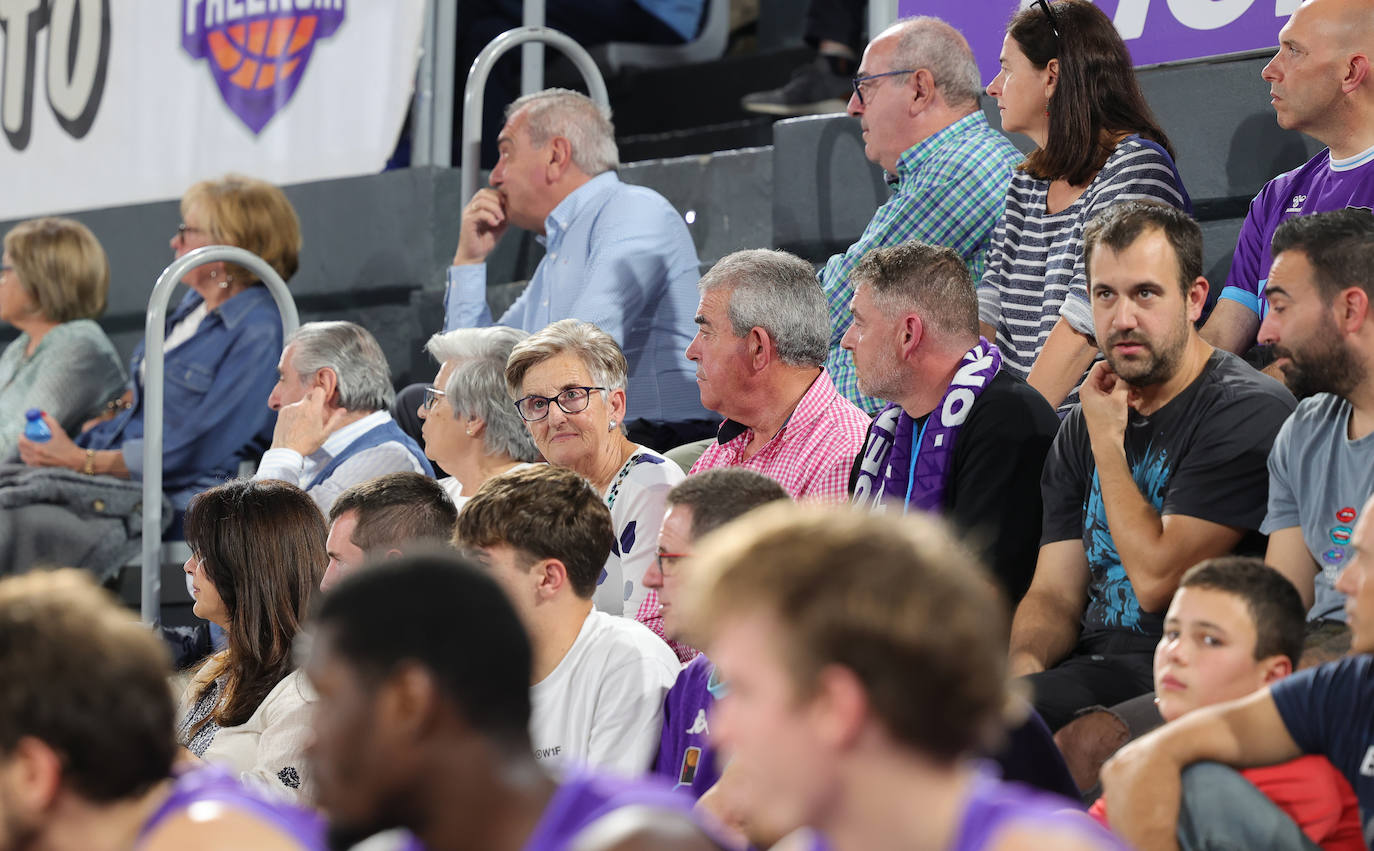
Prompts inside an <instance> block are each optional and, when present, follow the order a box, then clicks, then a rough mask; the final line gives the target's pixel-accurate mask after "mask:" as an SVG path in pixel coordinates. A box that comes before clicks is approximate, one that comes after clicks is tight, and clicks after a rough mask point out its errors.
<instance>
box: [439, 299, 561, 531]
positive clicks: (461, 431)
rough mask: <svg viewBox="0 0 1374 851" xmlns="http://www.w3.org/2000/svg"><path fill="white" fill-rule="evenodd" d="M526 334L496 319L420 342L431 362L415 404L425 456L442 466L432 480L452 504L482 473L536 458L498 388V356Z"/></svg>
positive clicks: (501, 375)
mask: <svg viewBox="0 0 1374 851" xmlns="http://www.w3.org/2000/svg"><path fill="white" fill-rule="evenodd" d="M528 336H529V334H526V333H525V332H524V331H521V330H520V329H519V328H506V327H503V326H499V325H498V326H494V327H491V328H459V329H458V330H456V331H449V332H448V333H447V334H443V333H440V334H435V335H434V336H433V337H430V338H429V343H428V344H426V346H425V350H426V351H428V352H429V353H430V355H432V356H433V357H434V359H435V360H437V361H438V362H439V373H438V374H437V375H435V376H434V383H433V384H431V385H430V386H429V387H427V388H426V389H425V400H424V402H423V403H421V405H420V407H419V409H418V410H417V414H418V415H419V417H420V419H421V420H423V421H424V441H425V454H426V455H427V456H429V458H430V459H432V460H433V461H434V462H435V463H436V464H438V465H439V466H441V467H443V468H444V470H446V471H448V473H449V475H448V476H447V477H445V478H442V479H440V480H439V484H441V485H443V487H444V490H445V491H447V492H448V495H449V497H451V498H452V499H453V503H454V505H456V506H458V507H460V508H461V507H462V505H463V503H464V502H467V500H468V499H469V498H470V497H471V496H472V495H473V494H474V493H477V491H478V489H479V488H481V487H482V484H483V483H484V482H486V480H487V479H489V478H491V477H492V476H497V475H500V474H501V473H504V472H507V471H508V470H514V469H516V468H518V467H522V466H524V465H525V464H530V463H533V462H535V461H538V460H539V450H538V449H536V448H535V446H534V441H533V440H532V439H531V438H530V433H529V431H528V430H526V428H525V423H524V421H523V420H521V419H520V415H519V414H517V413H516V411H515V406H514V405H512V404H511V401H510V395H509V394H508V393H507V392H506V361H507V360H508V359H509V358H510V352H511V349H513V348H515V344H516V343H519V342H520V341H521V340H524V339H525V338H526V337H528Z"/></svg>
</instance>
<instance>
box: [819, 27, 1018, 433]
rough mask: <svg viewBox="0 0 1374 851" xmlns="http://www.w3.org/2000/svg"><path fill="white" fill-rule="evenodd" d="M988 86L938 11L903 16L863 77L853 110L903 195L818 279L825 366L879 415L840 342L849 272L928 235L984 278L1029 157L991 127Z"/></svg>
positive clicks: (869, 59) (869, 150) (871, 48)
mask: <svg viewBox="0 0 1374 851" xmlns="http://www.w3.org/2000/svg"><path fill="white" fill-rule="evenodd" d="M982 88H983V87H982V83H981V81H980V79H979V76H978V64H977V62H975V61H974V58H973V52H972V51H971V50H969V46H968V42H967V41H965V40H964V37H963V36H962V35H960V34H959V31H958V30H956V29H954V28H953V27H951V26H950V25H949V24H946V23H945V22H944V21H941V20H939V19H938V18H929V17H919V18H909V19H906V20H903V21H899V22H898V23H896V24H894V25H893V26H892V27H890V28H888V29H887V30H885V31H884V32H883V33H882V34H880V35H879V36H878V37H877V38H875V39H874V40H873V41H872V42H870V43H869V45H868V48H867V49H866V50H865V51H864V58H863V63H862V64H861V65H860V66H859V75H858V76H857V77H855V78H854V96H853V97H851V98H850V99H849V114H850V115H852V116H854V117H855V118H858V119H859V124H860V126H861V127H862V128H863V139H864V154H865V155H866V156H867V157H868V158H869V159H870V160H872V161H873V162H875V163H877V164H878V165H880V166H882V167H883V168H884V169H886V170H887V173H888V180H889V182H892V183H893V185H894V187H895V191H894V193H893V195H892V197H891V198H890V199H888V201H887V203H886V204H883V205H882V206H881V207H879V208H878V211H877V212H876V213H874V215H873V219H872V221H870V222H869V223H868V227H867V228H865V229H864V233H863V236H861V237H859V241H858V242H856V243H854V244H853V245H851V246H850V247H849V250H848V251H846V252H844V253H843V254H836V255H835V256H834V257H831V258H830V260H829V261H828V262H827V263H826V264H825V267H824V268H823V269H821V271H820V273H819V277H820V282H821V287H822V288H823V289H824V290H825V295H826V301H827V302H828V304H829V306H830V356H829V358H828V359H827V360H826V370H827V371H829V373H830V377H831V379H833V380H834V382H835V387H836V388H837V389H838V390H839V391H840V393H841V394H842V395H844V396H846V397H847V398H848V399H849V400H850V401H852V402H853V403H854V404H856V405H858V406H859V407H860V408H862V409H863V410H865V411H867V412H869V413H870V414H872V413H875V412H877V411H878V410H879V409H880V408H882V407H883V405H884V402H883V401H882V400H878V399H871V398H869V397H867V396H864V395H862V394H860V393H859V386H858V379H857V378H856V377H855V374H854V361H853V359H852V358H851V357H850V354H849V352H847V351H845V350H844V349H842V348H840V339H841V338H842V337H843V336H844V332H845V331H846V330H848V329H849V324H850V322H851V321H852V316H851V314H850V310H849V302H850V300H851V299H852V298H853V297H854V287H853V285H852V284H851V283H850V281H849V275H850V273H851V272H852V271H853V270H854V267H855V266H857V265H858V263H859V260H860V259H861V258H862V257H863V256H864V255H865V254H867V253H868V252H869V251H871V250H873V249H874V248H881V247H883V246H886V245H896V244H897V243H900V242H906V241H907V240H911V239H919V240H921V241H922V242H927V243H931V244H934V245H946V246H949V247H950V248H953V249H954V250H955V251H957V252H959V255H960V256H961V257H963V258H964V262H965V263H967V264H968V270H969V274H970V275H972V277H973V280H975V281H977V280H980V279H982V277H983V256H984V253H985V252H986V251H987V247H988V242H989V241H990V240H991V238H992V230H993V227H994V226H995V225H996V224H997V220H998V219H999V218H1000V217H1001V215H1002V208H1003V205H1004V203H1005V201H1006V194H1007V186H1008V184H1009V183H1010V182H1011V176H1012V172H1013V171H1014V170H1015V167H1016V164H1017V163H1019V162H1020V161H1021V159H1022V156H1021V154H1020V152H1018V151H1017V150H1016V148H1014V147H1012V145H1011V143H1010V142H1008V141H1007V140H1006V138H1005V137H1003V136H1002V135H1001V134H1000V133H998V132H997V131H996V130H993V129H992V127H990V126H989V125H988V122H987V119H986V118H985V117H984V116H983V112H982V110H981V108H980V107H979V103H978V96H979V95H980V94H981V93H982ZM892 175H896V177H895V179H894V178H893V177H892ZM993 342H996V341H993Z"/></svg>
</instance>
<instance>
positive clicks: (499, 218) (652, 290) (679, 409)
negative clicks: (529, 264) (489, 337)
mask: <svg viewBox="0 0 1374 851" xmlns="http://www.w3.org/2000/svg"><path fill="white" fill-rule="evenodd" d="M497 145H498V147H499V149H500V152H501V156H500V159H499V160H498V162H497V163H496V167H495V168H494V169H492V172H491V187H490V188H487V189H481V190H478V192H477V194H476V195H474V196H473V197H472V199H471V200H470V201H469V202H468V205H467V207H466V208H464V210H463V220H462V226H461V230H460V233H459V237H458V248H457V250H456V252H455V253H454V256H453V266H452V267H451V268H450V269H449V272H448V289H447V291H446V293H445V296H444V303H445V321H444V330H446V331H449V330H453V329H456V328H470V327H474V326H480V325H490V324H492V318H493V317H492V313H491V309H490V307H489V306H488V304H487V285H488V283H490V282H489V281H488V280H487V258H488V256H490V254H491V252H492V251H493V250H494V249H495V248H496V246H497V244H498V243H499V242H500V241H501V238H502V237H503V236H504V235H505V233H506V231H507V230H509V228H510V226H511V225H515V226H516V227H518V228H522V229H524V230H528V231H532V232H534V233H535V234H536V237H537V238H538V239H539V241H540V242H542V243H543V244H544V247H545V255H544V258H543V259H542V260H540V261H539V265H538V266H537V267H536V268H535V270H534V276H533V277H531V278H530V282H529V286H528V287H526V288H525V291H524V292H523V293H522V294H521V295H520V297H519V298H518V299H516V301H515V303H514V304H513V305H511V307H510V309H509V310H507V311H506V312H505V313H504V314H503V315H502V316H501V318H500V319H499V320H498V324H500V325H509V326H511V327H513V328H521V329H523V330H525V331H528V332H530V333H533V332H535V331H538V330H540V329H541V328H544V327H546V326H548V325H550V324H552V323H553V322H556V321H558V320H560V319H581V320H583V321H586V322H590V323H592V324H593V325H596V326H597V327H598V328H601V329H602V330H603V331H605V332H606V333H607V334H609V335H610V336H611V338H612V339H614V340H615V341H616V343H617V344H618V345H619V346H620V347H621V349H622V350H624V352H625V358H626V360H627V361H628V362H629V365H630V374H629V386H628V387H627V388H626V389H627V396H628V398H629V399H630V400H631V404H632V406H633V407H631V409H630V411H629V415H628V416H627V417H626V423H625V425H626V428H627V429H628V431H629V434H630V437H631V438H632V439H633V440H634V441H635V442H637V443H644V444H646V445H648V446H651V447H653V448H655V449H667V448H669V447H672V446H677V445H679V444H682V443H687V442H689V441H692V440H698V439H700V438H703V437H707V436H709V435H710V434H711V432H712V430H713V426H714V422H713V420H712V419H711V415H710V413H709V412H708V411H706V410H705V409H704V408H702V407H701V405H700V404H699V403H698V402H697V398H696V394H694V393H693V392H692V373H691V370H690V369H689V368H688V367H687V366H686V365H685V364H683V363H682V359H681V358H679V357H678V356H677V352H680V351H682V349H683V348H684V347H685V346H686V345H687V342H688V341H689V340H691V338H692V318H691V317H692V303H693V302H692V285H693V284H694V283H695V282H696V279H697V277H698V275H699V274H700V267H699V265H698V262H697V253H696V247H695V246H694V245H693V243H692V236H691V234H689V233H688V232H687V225H686V224H685V223H684V221H683V218H682V216H681V215H680V214H679V213H678V212H677V210H675V209H673V206H672V204H669V203H668V201H667V200H666V199H665V198H663V196H661V195H659V194H658V193H657V192H654V191H653V190H651V189H647V188H645V187H642V186H631V185H629V184H625V183H621V182H620V179H619V177H617V176H616V169H617V168H619V166H620V154H619V152H618V150H617V149H616V144H615V128H614V127H613V125H612V124H611V117H610V111H609V110H608V109H606V108H604V107H602V106H599V105H597V104H596V103H594V102H593V101H592V100H591V99H589V98H588V97H586V96H585V95H582V94H579V93H577V92H572V91H568V90H566V89H546V90H545V91H542V92H536V93H534V94H529V95H525V96H524V97H522V98H520V99H518V100H516V101H515V102H514V103H512V104H511V105H510V108H509V109H508V110H507V111H506V125H505V127H503V128H502V129H501V135H500V137H499V138H498V139H497ZM405 392H406V393H407V394H410V393H416V392H418V391H416V390H413V389H412V388H407V389H406V391H405ZM417 401H418V400H417Z"/></svg>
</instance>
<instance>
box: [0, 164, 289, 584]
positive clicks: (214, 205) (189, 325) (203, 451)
mask: <svg viewBox="0 0 1374 851" xmlns="http://www.w3.org/2000/svg"><path fill="white" fill-rule="evenodd" d="M181 216H182V220H183V222H182V225H181V227H179V228H177V232H176V233H175V234H173V236H172V249H173V251H175V252H176V256H177V257H182V256H184V255H185V254H187V253H188V252H190V251H193V250H195V249H197V248H203V247H205V246H208V245H232V246H237V247H239V248H243V249H246V250H248V251H251V252H253V253H254V254H256V255H258V256H259V257H260V258H262V259H263V260H264V261H265V262H266V263H267V264H268V265H269V266H271V267H272V268H273V269H274V270H275V271H276V272H277V273H278V274H279V275H281V277H282V278H284V279H289V278H290V277H291V276H292V275H293V274H294V273H295V271H296V265H297V257H298V255H299V253H300V248H301V231H300V223H299V221H298V220H297V219H296V212H295V210H293V209H292V208H291V203H290V202H289V201H288V200H287V199H286V196H285V195H284V194H283V193H282V191H281V190H280V189H278V188H277V187H275V186H273V185H271V184H269V183H264V182H263V181H261V180H254V179H253V178H249V177H241V176H238V175H228V176H226V177H223V178H219V179H217V180H206V181H202V182H200V183H197V184H195V185H194V186H192V187H191V188H190V189H188V190H187V191H186V194H185V195H184V196H183V197H182V199H181ZM182 283H185V284H186V285H187V286H188V287H189V288H190V292H188V293H187V294H186V296H185V298H183V299H182V300H181V303H180V304H179V305H177V307H176V308H175V309H174V310H173V311H172V314H171V316H169V317H168V319H167V323H166V327H165V331H166V333H167V340H166V343H165V345H164V347H163V348H164V352H165V361H164V368H165V376H166V379H165V382H164V396H163V412H164V413H163V429H164V430H163V436H162V437H163V443H162V458H161V459H160V460H156V459H155V460H154V461H150V462H149V463H161V465H162V485H163V493H164V494H166V496H167V498H168V499H169V500H170V502H171V505H172V508H173V509H175V510H176V511H178V512H180V511H183V510H185V508H186V506H187V504H188V503H189V502H190V499H191V497H192V496H194V495H195V494H197V493H199V492H200V491H202V490H204V489H206V488H208V487H213V486H214V485H217V484H219V483H221V482H223V481H225V480H226V479H229V478H232V477H234V476H236V475H238V469H239V464H240V463H241V462H242V461H245V460H254V461H256V459H257V458H258V457H259V456H260V455H261V453H262V450H263V448H264V447H266V446H268V445H269V444H270V443H271V436H272V420H273V417H274V414H273V412H272V411H271V410H270V409H269V408H268V407H267V406H266V405H265V404H264V402H265V401H266V399H267V397H268V394H269V393H271V392H272V385H273V383H274V382H275V381H276V380H277V376H276V359H277V356H278V355H280V354H281V350H282V327H281V314H280V312H279V311H278V310H277V305H276V302H275V301H274V300H273V298H272V294H271V293H269V292H268V291H267V287H265V286H264V285H263V284H262V283H261V282H260V281H259V280H258V279H257V278H256V276H254V275H253V274H252V273H250V272H249V271H248V270H247V269H244V268H241V267H239V266H236V265H234V264H230V263H225V262H223V261H216V262H213V263H207V264H205V265H202V266H197V267H196V268H195V269H192V270H191V271H190V272H188V273H187V275H186V277H185V278H183V279H182ZM143 358H144V353H143V344H142V343H140V344H139V345H138V347H137V348H135V349H134V355H133V361H132V363H131V368H130V379H129V382H130V383H129V388H128V389H127V390H126V391H125V392H124V395H123V396H121V397H120V398H119V399H118V400H117V404H116V405H115V406H113V408H112V409H111V410H110V411H108V412H107V413H106V414H105V415H104V416H103V417H102V418H101V419H100V421H98V422H94V424H92V423H87V426H88V428H87V430H85V431H83V432H82V433H81V434H80V435H79V436H77V438H76V439H75V441H73V440H72V439H71V438H69V437H68V436H67V433H66V432H64V431H62V430H61V429H60V428H54V429H53V436H52V439H51V440H49V441H47V442H46V443H34V442H32V441H26V440H23V439H21V440H20V443H19V451H20V456H21V457H22V458H23V459H24V462H25V464H27V465H28V466H29V467H30V468H33V469H32V470H30V471H28V472H27V473H24V472H20V473H16V472H13V471H9V472H7V473H6V474H5V475H4V476H0V508H3V510H0V565H5V569H9V570H22V569H25V568H27V567H28V566H29V565H31V564H33V563H35V562H39V561H43V562H49V563H58V564H66V565H74V566H84V567H87V568H90V569H93V570H97V571H99V572H101V573H102V574H104V573H107V572H109V571H112V570H114V569H115V568H116V567H117V566H119V565H121V564H124V562H125V561H126V560H127V559H128V558H129V556H130V555H132V553H133V552H134V551H135V549H136V547H137V539H138V536H139V534H140V528H141V527H140V525H139V524H140V522H141V521H140V519H139V517H138V515H137V511H138V507H139V505H141V503H142V501H143V493H142V487H141V485H140V484H139V480H141V479H142V478H143V471H144V461H145V459H144V457H143V429H144V421H143V418H144V412H145V408H144V402H145V395H144V380H145V378H144V374H143V372H144V360H143ZM50 425H51V423H50ZM39 468H42V469H41V470H40V469H39ZM69 471H70V472H69ZM71 473H76V474H77V475H75V476H73V475H71ZM164 518H165V519H166V520H167V521H169V522H170V521H171V520H172V516H171V512H166V513H164Z"/></svg>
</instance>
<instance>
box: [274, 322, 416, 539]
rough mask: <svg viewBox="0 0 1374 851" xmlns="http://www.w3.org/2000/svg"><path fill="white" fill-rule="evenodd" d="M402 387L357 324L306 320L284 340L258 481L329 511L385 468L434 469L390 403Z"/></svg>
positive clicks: (396, 470)
mask: <svg viewBox="0 0 1374 851" xmlns="http://www.w3.org/2000/svg"><path fill="white" fill-rule="evenodd" d="M395 396H396V392H395V390H393V389H392V387H391V369H390V367H389V366H388V365H387V362H386V355H384V354H382V348H381V346H379V345H377V340H376V339H375V338H373V336H372V335H371V334H370V333H368V331H367V329H366V328H363V327H362V326H361V325H355V324H354V323H352V322H308V323H306V324H305V325H302V326H301V327H300V328H299V329H297V330H296V333H295V334H293V335H291V337H290V339H288V340H287V341H286V347H285V348H284V349H283V350H282V353H281V361H280V362H279V363H278V365H277V384H276V386H275V387H273V388H272V394H271V395H270V396H268V397H267V406H268V407H269V408H271V409H272V410H274V411H276V412H277V425H276V428H275V429H274V430H273V432H272V448H271V449H268V450H267V452H266V453H265V454H264V455H263V456H262V463H261V465H259V467H258V472H257V475H255V476H254V477H253V478H255V479H277V480H279V481H283V482H290V483H291V484H293V485H297V486H299V487H301V488H302V489H304V490H305V492H306V493H308V494H310V498H311V499H313V500H315V504H316V505H318V506H319V507H320V511H322V512H323V513H324V514H325V515H328V514H329V509H330V507H331V506H332V505H333V504H334V500H335V499H336V498H337V497H338V496H339V494H341V493H343V492H344V491H345V490H347V489H348V488H349V487H350V486H352V485H355V484H357V483H358V482H365V481H367V480H368V479H372V478H375V477H377V476H380V475H382V474H384V473H423V474H424V475H426V476H433V475H434V468H433V467H431V466H430V463H429V460H428V459H426V458H425V454H424V451H423V450H421V449H420V446H419V444H417V443H416V442H415V441H414V440H412V439H411V438H410V437H409V436H408V435H407V434H406V433H405V432H403V431H401V429H400V427H399V426H397V425H396V423H395V421H393V420H392V419H391V415H390V414H389V413H387V409H388V407H389V406H390V405H391V402H392V400H393V399H394V398H395Z"/></svg>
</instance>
